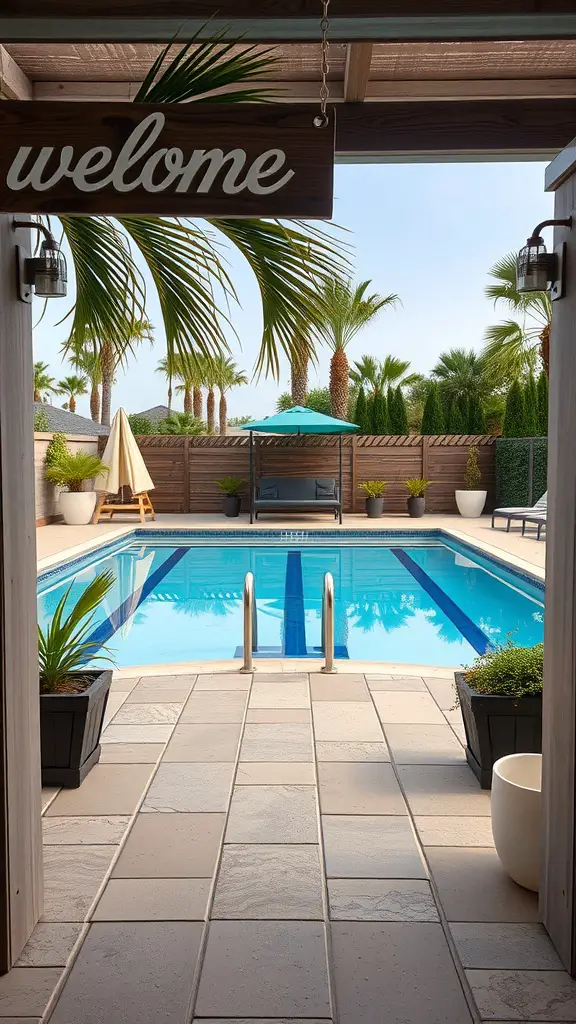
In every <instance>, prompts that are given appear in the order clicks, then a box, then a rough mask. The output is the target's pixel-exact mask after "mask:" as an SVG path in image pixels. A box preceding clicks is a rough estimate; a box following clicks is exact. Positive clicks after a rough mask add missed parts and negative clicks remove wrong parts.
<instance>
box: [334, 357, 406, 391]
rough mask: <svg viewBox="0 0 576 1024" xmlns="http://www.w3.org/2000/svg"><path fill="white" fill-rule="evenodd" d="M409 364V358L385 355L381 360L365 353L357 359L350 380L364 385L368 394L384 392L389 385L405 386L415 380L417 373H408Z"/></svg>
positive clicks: (360, 385) (361, 385)
mask: <svg viewBox="0 0 576 1024" xmlns="http://www.w3.org/2000/svg"><path fill="white" fill-rule="evenodd" d="M409 366H410V360H409V359H398V358H397V357H396V356H385V357H384V359H382V360H380V359H376V358H375V356H370V355H363V356H361V357H360V359H358V360H356V362H355V363H354V365H353V367H352V369H351V370H350V380H351V381H352V383H353V384H357V385H358V386H359V387H363V388H364V390H365V391H366V393H367V394H374V392H375V391H381V392H382V394H384V392H385V391H386V390H387V388H389V387H398V386H399V385H400V386H404V385H405V384H406V385H408V384H412V383H413V382H414V380H415V379H416V377H417V374H415V373H411V374H408V375H407V374H406V371H407V370H408V368H409Z"/></svg>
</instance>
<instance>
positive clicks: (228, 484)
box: [216, 476, 246, 498]
mask: <svg viewBox="0 0 576 1024" xmlns="http://www.w3.org/2000/svg"><path fill="white" fill-rule="evenodd" d="M216 483H217V485H218V487H219V488H220V490H221V491H223V492H224V494H225V495H226V496H227V497H228V498H239V497H240V491H241V489H242V487H243V486H244V484H245V483H246V480H245V479H244V477H242V476H223V477H222V478H221V479H220V480H217V481H216Z"/></svg>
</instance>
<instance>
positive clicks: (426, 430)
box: [420, 383, 444, 437]
mask: <svg viewBox="0 0 576 1024" xmlns="http://www.w3.org/2000/svg"><path fill="white" fill-rule="evenodd" d="M420 433H421V434H424V435H425V436H428V437H430V436H434V435H435V434H443V433H444V415H443V413H442V406H441V405H440V396H439V394H438V386H437V385H436V384H434V383H432V384H431V385H430V390H429V391H428V395H427V397H426V402H425V404H424V413H423V415H422V426H421V427H420Z"/></svg>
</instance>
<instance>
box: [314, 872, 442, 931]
mask: <svg viewBox="0 0 576 1024" xmlns="http://www.w3.org/2000/svg"><path fill="white" fill-rule="evenodd" d="M328 895H329V900H330V917H331V919H332V920H333V921H437V920H438V911H437V910H436V904H435V903H434V897H433V896H432V891H431V889H430V884H429V883H428V882H424V881H418V880H417V879H395V880H390V879H385V878H332V879H330V880H329V881H328Z"/></svg>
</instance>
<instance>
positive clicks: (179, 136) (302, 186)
mask: <svg viewBox="0 0 576 1024" xmlns="http://www.w3.org/2000/svg"><path fill="white" fill-rule="evenodd" d="M314 114H315V110H314V109H312V108H311V107H304V108H303V107H302V106H297V107H293V106H288V105H284V104H242V105H240V104H219V103H212V104H208V103H204V104H197V103H187V104H178V103H174V104H165V105H162V106H152V105H148V104H136V103H133V104H128V103H97V102H96V103H41V102H33V101H32V102H26V101H4V102H3V103H0V212H4V213H10V212H13V213H107V214H129V213H139V214H146V213H149V214H166V215H174V216H191V217H304V218H317V217H321V218H328V217H331V216H332V197H333V170H334V122H333V120H331V122H330V124H329V126H328V127H326V128H316V127H314V124H313V118H314Z"/></svg>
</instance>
